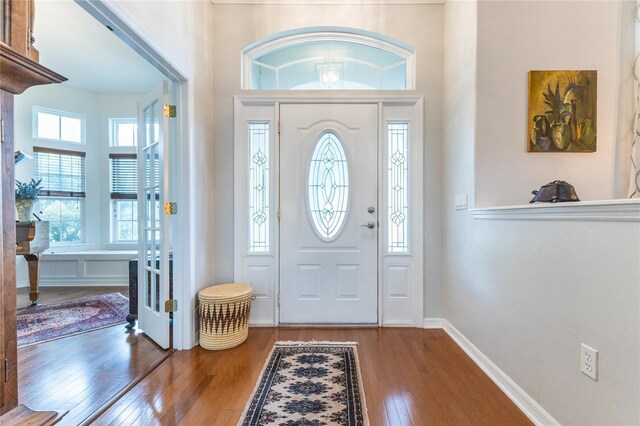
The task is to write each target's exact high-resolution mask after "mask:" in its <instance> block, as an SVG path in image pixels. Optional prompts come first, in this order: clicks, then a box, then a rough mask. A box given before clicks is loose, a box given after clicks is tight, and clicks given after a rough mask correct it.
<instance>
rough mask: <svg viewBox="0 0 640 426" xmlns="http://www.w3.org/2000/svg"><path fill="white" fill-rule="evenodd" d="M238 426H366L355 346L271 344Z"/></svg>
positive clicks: (345, 343) (312, 343)
mask: <svg viewBox="0 0 640 426" xmlns="http://www.w3.org/2000/svg"><path fill="white" fill-rule="evenodd" d="M238 425H243V426H248V425H260V426H262V425H287V426H303V425H304V426H307V425H308V426H321V425H348V426H361V425H362V426H366V425H369V419H368V417H367V408H366V403H365V398H364V388H363V386H362V380H361V375H360V367H359V365H358V354H357V351H356V343H352V342H276V344H275V346H274V348H273V350H272V351H271V355H270V356H269V359H268V360H267V363H266V364H265V366H264V369H263V370H262V374H261V375H260V379H259V380H258V383H257V385H256V388H255V390H254V391H253V395H252V396H251V399H250V400H249V402H248V403H247V407H246V408H245V411H244V413H243V414H242V416H241V417H240V421H239V422H238Z"/></svg>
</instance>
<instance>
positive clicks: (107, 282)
mask: <svg viewBox="0 0 640 426" xmlns="http://www.w3.org/2000/svg"><path fill="white" fill-rule="evenodd" d="M40 287H129V278H123V279H117V278H111V277H109V278H84V279H78V278H65V279H56V280H51V279H46V278H42V277H40Z"/></svg>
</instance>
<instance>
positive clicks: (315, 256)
mask: <svg viewBox="0 0 640 426" xmlns="http://www.w3.org/2000/svg"><path fill="white" fill-rule="evenodd" d="M377 172H378V106H377V105H376V104H362V105H354V104H349V105H347V104H302V105H300V104H296V105H290V104H289V105H281V106H280V322H282V323H296V324H297V323H313V324H374V323H377V321H378V312H377V306H378V299H377V295H378V272H377V271H378V261H377V259H378V254H377V247H378V201H377V200H378V188H377V186H378V175H377Z"/></svg>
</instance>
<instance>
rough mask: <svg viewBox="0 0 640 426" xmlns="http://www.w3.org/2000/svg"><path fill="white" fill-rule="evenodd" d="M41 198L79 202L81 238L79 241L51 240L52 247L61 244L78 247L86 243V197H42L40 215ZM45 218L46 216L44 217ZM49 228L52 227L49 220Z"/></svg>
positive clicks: (38, 205)
mask: <svg viewBox="0 0 640 426" xmlns="http://www.w3.org/2000/svg"><path fill="white" fill-rule="evenodd" d="M40 200H61V201H76V202H77V203H78V207H79V211H80V212H79V218H80V219H79V222H80V237H81V238H80V239H79V240H77V241H53V240H51V241H50V242H49V245H50V246H51V247H61V246H65V247H66V246H74V247H77V246H79V245H84V244H85V243H86V232H85V231H86V226H85V214H84V211H85V200H86V197H76V198H74V197H48V196H47V197H40V198H39V200H38V204H37V208H38V213H36V214H38V215H40V211H41V210H42V209H41V205H40ZM42 219H44V218H42ZM49 228H51V221H50V220H49Z"/></svg>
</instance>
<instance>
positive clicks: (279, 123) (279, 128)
mask: <svg viewBox="0 0 640 426" xmlns="http://www.w3.org/2000/svg"><path fill="white" fill-rule="evenodd" d="M278 134H280V122H279V121H278Z"/></svg>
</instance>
